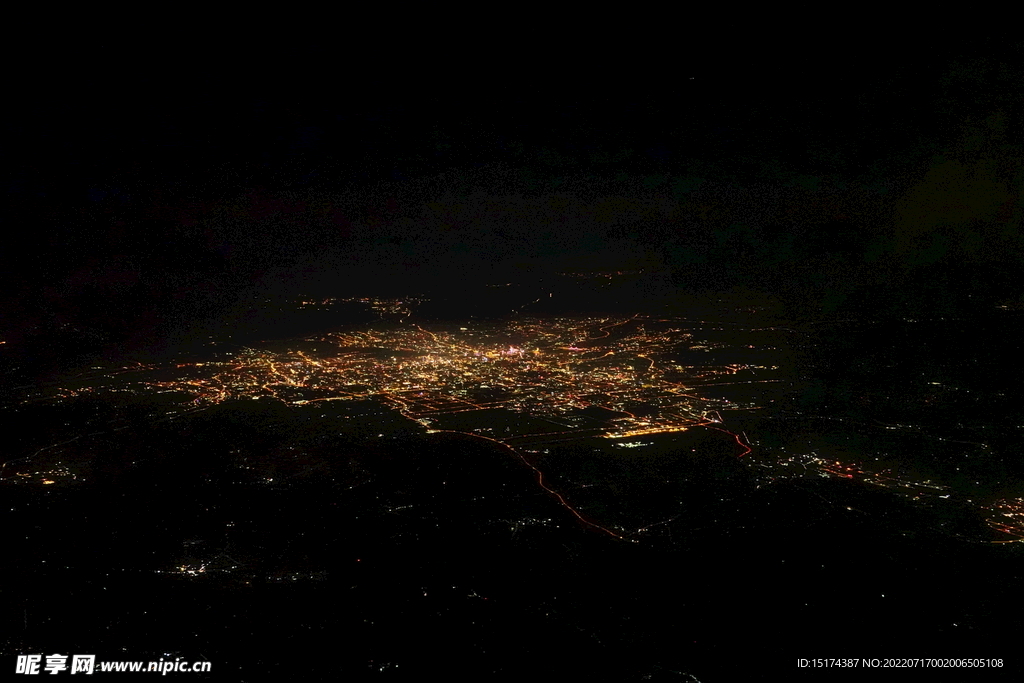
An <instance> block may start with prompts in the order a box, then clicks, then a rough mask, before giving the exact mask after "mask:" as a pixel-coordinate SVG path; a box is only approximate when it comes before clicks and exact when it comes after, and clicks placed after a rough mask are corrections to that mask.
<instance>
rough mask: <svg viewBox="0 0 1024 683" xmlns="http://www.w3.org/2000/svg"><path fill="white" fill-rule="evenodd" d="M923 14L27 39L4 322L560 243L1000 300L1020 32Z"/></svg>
mask: <svg viewBox="0 0 1024 683" xmlns="http://www.w3.org/2000/svg"><path fill="white" fill-rule="evenodd" d="M709 30H710V29H709ZM701 32H704V30H703V29H702V31H701ZM933 38H935V40H933V41H931V42H930V41H928V40H923V39H922V41H921V42H920V44H914V45H910V44H906V42H905V41H903V42H897V43H896V44H894V43H893V42H892V41H891V40H873V41H870V40H865V41H863V42H862V43H859V44H856V43H852V42H849V41H847V42H846V43H844V44H842V45H835V44H833V42H832V40H831V39H830V38H829V36H828V35H816V37H814V38H806V39H805V40H800V39H797V40H793V39H792V37H788V38H786V39H785V40H783V39H781V38H780V39H778V40H775V41H772V40H768V39H765V40H762V41H760V42H758V43H750V42H749V41H743V40H739V39H736V38H735V37H733V38H730V37H729V36H724V37H722V38H721V39H719V38H714V37H713V36H712V37H707V36H704V37H703V38H702V42H700V43H699V44H698V43H696V42H694V41H693V40H689V41H684V42H688V44H689V48H688V51H686V52H685V54H684V52H682V51H679V52H677V51H675V50H673V49H668V48H659V50H658V51H657V52H655V51H653V50H652V49H649V48H645V47H643V41H634V43H631V44H630V45H629V46H625V45H620V46H615V45H610V44H603V43H601V44H600V45H599V44H598V43H593V42H592V43H588V44H581V45H580V46H579V49H576V48H574V47H571V46H570V47H567V48H566V49H565V50H564V51H561V52H559V54H558V55H557V56H555V55H554V54H552V55H547V54H545V53H542V52H541V53H538V52H537V51H535V50H531V49H530V46H529V44H528V43H524V44H523V45H521V46H520V47H519V48H518V49H517V50H501V51H500V53H501V54H500V56H495V55H493V54H492V53H487V52H483V53H481V52H480V51H479V45H474V46H468V45H467V47H466V50H465V51H464V52H463V53H459V51H458V50H450V51H449V52H447V53H446V55H445V58H444V59H440V58H433V57H431V56H430V55H429V54H428V53H426V52H424V53H422V58H421V57H418V56H417V55H419V54H421V53H420V52H417V50H416V49H411V48H410V51H409V54H404V55H401V57H402V59H400V60H397V59H394V58H395V57H396V55H395V54H390V55H389V56H388V58H386V59H385V58H384V57H385V55H382V54H380V53H379V51H378V52H372V51H362V50H352V49H349V50H344V49H338V48H337V47H336V46H335V45H333V44H332V45H324V46H313V47H309V46H305V47H301V48H298V47H296V48H291V47H289V48H288V49H283V48H282V47H280V46H273V45H271V46H267V45H259V44H256V43H253V44H251V45H249V46H247V47H246V49H239V50H236V51H233V50H231V49H221V50H219V51H216V52H214V51H206V50H205V49H204V48H202V47H201V46H200V47H197V46H195V45H191V44H190V45H183V46H182V49H180V50H178V51H175V52H173V53H170V54H169V56H168V54H163V53H161V54H158V55H157V54H153V53H160V52H161V51H160V50H152V51H149V52H147V51H145V50H140V49H139V46H138V45H136V46H135V48H133V49H127V48H125V47H124V46H123V45H120V44H114V43H102V42H99V43H96V44H92V45H88V46H84V47H83V46H76V47H74V48H71V47H66V46H65V47H51V48H50V49H49V53H48V54H47V57H46V61H45V63H44V62H38V63H36V62H32V60H27V61H26V60H25V59H21V60H20V61H19V62H18V63H19V64H20V65H21V66H20V67H19V68H18V69H15V70H14V72H13V73H12V75H11V79H10V80H9V83H8V87H7V91H8V94H10V95H13V96H12V97H9V98H8V104H7V105H6V107H5V109H4V112H3V118H4V128H3V131H4V138H3V143H4V150H3V153H4V154H3V158H4V177H3V185H2V187H3V189H4V192H5V195H4V196H5V200H6V203H7V205H8V210H7V211H6V212H5V214H6V216H5V217H6V221H5V223H7V225H8V226H9V228H8V230H6V231H5V233H6V236H7V243H6V248H5V250H4V261H5V263H4V266H5V268H4V274H3V279H4V288H3V292H4V296H3V301H2V310H3V312H4V321H3V326H4V327H5V328H7V329H8V330H9V332H8V334H9V335H11V336H12V338H15V337H18V338H26V335H29V336H31V334H36V335H37V336H38V335H40V334H43V333H48V332H46V331H47V330H52V329H53V328H54V326H57V327H59V326H61V325H74V326H77V327H76V329H80V330H83V331H85V332H90V333H93V334H95V335H97V336H98V337H102V338H103V339H106V340H107V342H106V343H122V342H124V340H125V339H128V338H137V337H139V336H140V335H142V336H145V335H152V334H159V333H160V330H161V329H164V327H162V326H163V325H164V321H166V320H172V319H173V320H183V319H190V318H195V319H199V318H203V317H204V316H207V317H208V316H216V315H217V314H218V312H219V311H223V310H227V309H230V308H231V307H232V306H234V305H235V302H236V301H237V300H238V298H239V297H241V296H252V295H255V294H262V293H264V292H267V293H271V294H274V295H285V294H290V293H293V292H300V291H324V292H328V291H332V292H338V293H340V294H345V293H373V292H374V291H384V290H388V291H391V290H394V291H401V290H414V291H418V290H425V289H430V288H437V287H439V286H465V285H466V284H468V283H476V282H487V281H489V280H492V279H494V278H495V277H500V278H504V277H506V276H508V277H527V276H530V277H532V276H534V275H537V274H544V273H550V272H554V271H558V270H566V269H577V270H587V269H591V270H596V269H619V268H644V269H645V270H646V271H647V272H653V273H657V274H658V277H660V278H661V281H662V282H663V283H669V286H670V287H675V288H678V290H679V291H680V292H685V293H689V294H694V293H696V294H700V293H704V292H716V291H726V290H729V289H733V288H736V287H744V288H748V289H751V290H752V291H758V292H765V293H768V294H771V295H772V296H778V297H781V298H782V299H783V300H784V301H786V302H788V303H787V305H788V306H789V310H790V313H791V314H792V315H793V316H794V317H801V316H804V317H807V318H815V317H820V316H822V315H845V314H847V313H850V312H863V311H865V310H879V307H880V306H882V307H886V306H888V307H890V308H891V309H892V312H893V313H894V314H896V313H898V312H899V311H900V310H903V309H911V308H913V309H923V310H930V309H934V310H936V311H937V310H946V309H947V308H950V307H952V309H957V308H958V307H962V305H963V303H962V302H967V301H968V300H970V302H971V303H972V304H973V302H977V301H979V300H982V299H984V300H985V301H986V302H987V303H992V302H996V301H1003V300H1007V301H1018V302H1019V301H1020V300H1021V299H1020V297H1021V294H1022V292H1024V289H1022V288H1021V287H1020V286H1019V285H1018V284H1017V283H1016V281H1017V279H1018V278H1017V273H1018V272H1019V270H1020V268H1019V266H1020V264H1021V258H1022V256H1024V235H1022V232H1021V229H1022V228H1021V214H1022V210H1024V207H1022V205H1021V202H1020V190H1021V187H1022V185H1024V166H1022V158H1024V156H1022V150H1024V148H1022V139H1021V133H1020V131H1021V123H1022V121H1021V117H1022V114H1024V107H1022V101H1021V90H1020V88H1021V85H1020V84H1021V83H1022V82H1024V81H1022V78H1021V76H1022V73H1021V50H1020V45H1019V44H1007V43H1005V42H999V41H995V40H989V39H987V38H984V37H977V38H974V39H971V40H962V39H961V40H957V41H949V42H942V41H941V40H939V39H938V38H939V37H933ZM485 42H486V41H485ZM417 47H418V46H417ZM186 48H187V49H186ZM54 51H56V54H53V52H54ZM398 65H404V66H398ZM968 295H969V296H968ZM987 303H986V305H987ZM83 333H84V332H83Z"/></svg>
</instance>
